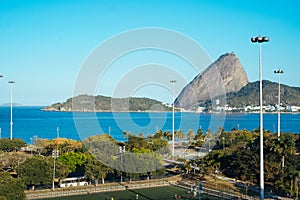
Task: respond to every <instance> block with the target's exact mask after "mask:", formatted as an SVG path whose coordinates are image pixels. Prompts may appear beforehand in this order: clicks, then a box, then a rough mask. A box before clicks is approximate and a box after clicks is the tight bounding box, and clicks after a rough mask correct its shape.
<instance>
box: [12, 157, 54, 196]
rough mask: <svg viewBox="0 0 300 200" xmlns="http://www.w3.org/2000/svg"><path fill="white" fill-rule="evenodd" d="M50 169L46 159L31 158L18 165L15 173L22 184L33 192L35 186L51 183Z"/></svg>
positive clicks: (51, 170) (51, 173)
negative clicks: (29, 187)
mask: <svg viewBox="0 0 300 200" xmlns="http://www.w3.org/2000/svg"><path fill="white" fill-rule="evenodd" d="M52 167H53V166H52V163H50V162H49V160H47V158H46V157H43V156H33V157H30V158H27V159H26V160H25V162H23V163H22V164H20V165H19V167H18V170H17V171H18V175H19V177H20V178H21V180H22V181H23V183H24V184H25V185H29V186H31V187H32V189H33V190H34V188H35V185H38V184H49V183H51V182H52V178H53V176H52V175H53V169H52Z"/></svg>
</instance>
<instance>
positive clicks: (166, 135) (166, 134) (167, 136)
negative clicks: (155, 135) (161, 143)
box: [163, 131, 172, 140]
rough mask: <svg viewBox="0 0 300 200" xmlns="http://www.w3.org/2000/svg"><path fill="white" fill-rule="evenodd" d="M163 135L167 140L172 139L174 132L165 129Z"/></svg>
mask: <svg viewBox="0 0 300 200" xmlns="http://www.w3.org/2000/svg"><path fill="white" fill-rule="evenodd" d="M163 135H164V138H166V139H167V140H171V138H172V134H171V133H170V131H165V132H164V134H163Z"/></svg>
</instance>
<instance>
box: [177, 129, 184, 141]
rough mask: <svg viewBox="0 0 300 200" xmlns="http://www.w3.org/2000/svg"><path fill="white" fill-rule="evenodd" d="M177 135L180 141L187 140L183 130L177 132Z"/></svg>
mask: <svg viewBox="0 0 300 200" xmlns="http://www.w3.org/2000/svg"><path fill="white" fill-rule="evenodd" d="M176 133H177V138H178V140H179V141H180V140H181V139H184V138H185V134H184V133H183V131H182V130H179V131H177V132H176Z"/></svg>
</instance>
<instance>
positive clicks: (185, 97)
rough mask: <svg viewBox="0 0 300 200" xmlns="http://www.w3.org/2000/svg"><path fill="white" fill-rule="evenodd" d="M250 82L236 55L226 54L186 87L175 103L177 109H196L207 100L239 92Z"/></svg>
mask: <svg viewBox="0 0 300 200" xmlns="http://www.w3.org/2000/svg"><path fill="white" fill-rule="evenodd" d="M248 82H249V81H248V77H247V74H246V72H245V70H244V68H243V66H242V65H241V63H240V61H239V59H238V57H237V56H236V54H235V53H233V52H232V53H226V54H224V55H222V56H220V57H219V58H218V59H217V60H216V61H215V62H213V63H212V64H211V65H210V66H208V67H207V69H206V70H204V71H203V72H201V73H200V74H198V75H197V76H196V77H195V78H194V79H193V80H192V81H191V82H190V83H189V84H188V85H187V86H186V87H184V88H183V90H182V91H181V93H180V94H179V95H178V97H177V99H176V100H175V102H174V103H175V106H176V107H180V108H184V109H187V110H191V109H195V108H197V107H198V105H199V104H201V103H204V102H206V101H207V100H214V98H216V97H220V96H222V95H226V93H228V92H237V91H239V90H240V89H241V88H242V87H243V86H245V85H247V83H248ZM216 102H217V104H218V103H219V102H218V101H216Z"/></svg>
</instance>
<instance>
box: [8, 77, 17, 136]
mask: <svg viewBox="0 0 300 200" xmlns="http://www.w3.org/2000/svg"><path fill="white" fill-rule="evenodd" d="M8 83H9V84H10V139H11V140H12V137H13V130H12V126H13V121H12V85H13V84H14V83H15V81H8Z"/></svg>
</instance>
